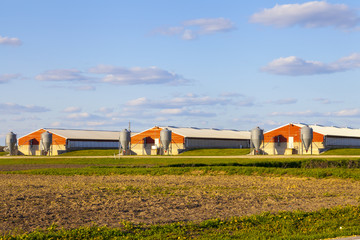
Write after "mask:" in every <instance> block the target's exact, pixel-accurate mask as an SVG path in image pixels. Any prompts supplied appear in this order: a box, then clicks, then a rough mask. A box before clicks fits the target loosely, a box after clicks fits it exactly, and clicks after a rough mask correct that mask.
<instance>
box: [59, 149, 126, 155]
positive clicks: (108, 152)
mask: <svg viewBox="0 0 360 240" xmlns="http://www.w3.org/2000/svg"><path fill="white" fill-rule="evenodd" d="M114 154H115V155H117V154H119V149H91V150H90V149H89V150H76V151H71V152H67V153H63V154H61V155H59V157H61V156H113V155H114Z"/></svg>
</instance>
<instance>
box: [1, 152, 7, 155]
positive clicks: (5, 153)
mask: <svg viewBox="0 0 360 240" xmlns="http://www.w3.org/2000/svg"><path fill="white" fill-rule="evenodd" d="M8 154H9V152H0V156H6V155H8Z"/></svg>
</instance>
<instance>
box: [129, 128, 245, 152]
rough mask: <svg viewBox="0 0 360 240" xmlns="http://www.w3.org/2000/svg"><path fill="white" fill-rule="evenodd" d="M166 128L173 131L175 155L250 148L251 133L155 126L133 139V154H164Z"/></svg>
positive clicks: (171, 147)
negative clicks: (203, 150) (186, 152)
mask: <svg viewBox="0 0 360 240" xmlns="http://www.w3.org/2000/svg"><path fill="white" fill-rule="evenodd" d="M165 128H166V129H168V130H171V131H172V140H171V143H170V151H171V154H174V155H176V154H179V153H181V152H183V151H186V150H189V149H196V148H249V147H250V131H238V130H221V129H207V128H194V127H192V128H182V127H173V126H169V127H158V126H155V127H153V128H150V129H147V130H145V131H143V132H140V133H137V134H134V135H133V136H132V137H131V150H132V152H133V154H137V155H156V154H162V153H161V141H160V132H161V130H163V129H165Z"/></svg>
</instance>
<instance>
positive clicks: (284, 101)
mask: <svg viewBox="0 0 360 240" xmlns="http://www.w3.org/2000/svg"><path fill="white" fill-rule="evenodd" d="M297 101H298V100H297V99H295V98H283V99H279V100H274V101H268V102H267V103H270V104H277V105H286V104H294V103H297Z"/></svg>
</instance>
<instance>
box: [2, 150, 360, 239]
mask: <svg viewBox="0 0 360 240" xmlns="http://www.w3.org/2000/svg"><path fill="white" fill-rule="evenodd" d="M92 154H93V155H94V156H95V155H97V154H96V153H92ZM244 154H245V153H244ZM76 155H78V154H75V156H57V157H33V158H30V157H1V158H0V179H1V180H0V191H1V193H2V194H1V198H0V232H1V235H0V236H2V238H4V239H16V238H19V239H20V238H28V239H35V238H36V239H38V238H49V237H52V238H55V239H56V238H68V239H80V238H99V239H111V238H124V239H126V238H131V239H144V238H148V239H154V238H155V239H164V238H167V239H184V238H185V239H189V238H190V239H191V238H193V239H209V238H213V239H220V238H221V239H231V238H246V239H267V238H272V239H320V238H330V237H337V236H350V235H354V234H360V225H359V224H358V223H359V221H360V208H359V205H360V204H359V203H360V182H359V179H360V157H358V156H341V155H340V153H339V156H336V157H335V156H330V155H329V156H328V155H326V156H308V157H279V156H277V157H274V156H272V157H267V156H255V157H254V156H251V157H249V156H181V155H180V156H177V157H167V156H161V157H121V158H114V157H112V156H111V154H109V156H107V157H92V156H83V157H82V156H76ZM80 155H81V154H80ZM82 155H87V154H86V153H84V154H82ZM190 155H191V154H190ZM192 155H206V154H204V153H199V154H197V153H193V154H192ZM230 155H231V154H230Z"/></svg>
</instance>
